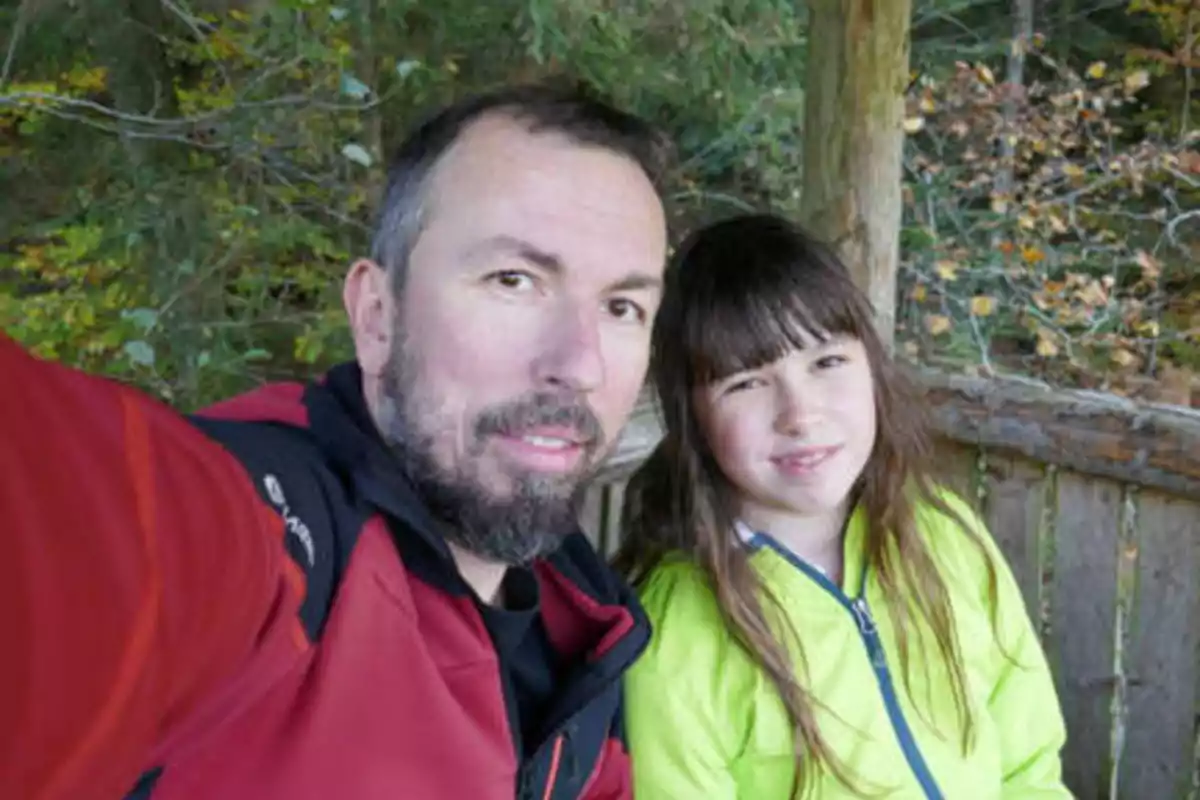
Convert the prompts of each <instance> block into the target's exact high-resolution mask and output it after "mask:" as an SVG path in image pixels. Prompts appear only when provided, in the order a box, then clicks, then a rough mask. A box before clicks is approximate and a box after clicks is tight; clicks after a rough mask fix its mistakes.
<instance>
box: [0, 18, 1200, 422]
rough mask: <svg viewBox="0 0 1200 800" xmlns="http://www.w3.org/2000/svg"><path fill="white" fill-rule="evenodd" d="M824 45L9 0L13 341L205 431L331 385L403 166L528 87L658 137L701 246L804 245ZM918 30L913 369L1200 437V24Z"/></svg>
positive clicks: (496, 23) (965, 24)
mask: <svg viewBox="0 0 1200 800" xmlns="http://www.w3.org/2000/svg"><path fill="white" fill-rule="evenodd" d="M826 5H828V2H826ZM837 5H838V4H837V3H834V4H833V6H834V7H836V6H837ZM826 16H827V17H828V15H826ZM819 24H829V22H828V19H826V20H824V21H822V20H819V19H817V18H816V17H815V16H814V17H812V18H810V12H809V5H808V4H806V3H804V2H799V1H797V0H792V2H784V0H689V2H687V3H681V2H675V1H674V0H522V1H521V2H511V1H510V0H493V1H492V2H488V3H481V2H474V1H473V0H472V1H468V0H403V1H400V2H385V1H384V0H337V1H335V0H279V1H278V2H264V1H263V0H88V1H87V2H85V0H21V1H20V2H15V1H14V0H8V1H7V2H5V3H4V4H3V7H2V8H0V59H2V61H0V329H2V330H4V331H6V332H8V333H9V334H10V335H13V336H15V337H17V338H19V339H21V340H22V341H24V342H25V343H26V344H27V345H28V346H30V347H31V348H32V349H33V350H34V351H36V352H38V353H40V354H43V355H46V356H49V357H52V358H55V359H59V360H62V361H65V362H68V363H71V364H76V365H81V366H83V367H85V368H87V369H89V370H92V371H96V372H102V373H105V374H109V375H112V376H114V377H117V378H120V379H122V380H126V381H130V382H133V383H136V384H138V385H140V386H142V387H144V388H146V389H148V390H150V391H152V392H154V393H155V394H157V395H158V396H160V397H162V398H164V399H166V400H167V401H169V402H171V403H173V404H175V405H177V406H179V407H181V408H185V409H191V408H195V407H197V406H199V405H202V404H204V403H207V402H211V401H213V400H216V399H219V398H221V397H224V396H227V395H229V394H231V393H233V392H235V391H238V390H240V389H244V388H247V387H248V386H251V385H253V384H255V383H257V382H259V381H262V380H265V379H271V378H280V377H302V376H306V375H310V374H313V373H315V372H317V371H319V370H321V369H322V368H324V367H326V366H328V365H329V364H330V363H332V362H334V361H337V360H339V359H342V358H345V357H347V356H348V354H349V340H348V337H347V335H346V333H345V326H344V318H343V314H342V311H341V304H340V300H339V299H338V295H339V293H340V285H341V278H342V276H343V275H344V272H345V269H346V267H347V265H348V264H349V262H350V261H351V260H352V259H354V258H355V257H357V256H360V255H363V254H365V253H366V252H367V250H366V248H367V240H368V232H369V229H370V226H371V223H372V218H373V211H374V208H375V203H376V200H377V197H378V192H379V190H380V188H381V187H382V185H383V181H384V172H385V169H386V162H387V154H388V152H389V149H390V147H391V146H392V144H394V143H395V142H396V141H397V140H398V138H399V137H400V136H401V135H402V133H403V132H404V130H405V128H406V127H407V126H408V125H409V124H411V123H412V122H413V121H414V120H415V119H417V118H418V117H419V116H420V115H421V114H422V113H424V112H426V111H427V110H429V109H430V108H432V107H434V106H436V105H437V104H439V103H441V102H444V101H446V100H449V99H451V98H453V97H458V96H461V95H462V94H463V93H465V92H467V91H470V90H473V89H477V88H482V87H486V86H490V85H494V84H495V83H497V82H499V81H505V80H518V79H528V78H534V77H538V76H542V75H549V74H564V73H565V74H569V75H573V76H576V77H580V78H583V79H586V80H588V81H590V82H591V83H593V84H594V85H595V86H597V87H598V88H599V89H600V90H602V91H603V92H605V93H607V94H608V95H610V96H611V97H613V98H614V99H615V100H616V101H618V102H619V103H621V104H623V105H625V106H627V107H630V108H632V109H633V110H636V111H638V112H640V113H642V114H644V115H647V116H648V117H650V118H652V119H654V120H655V121H656V122H658V123H659V124H661V125H662V126H664V127H665V128H666V129H667V131H668V132H669V133H670V134H671V135H672V136H674V137H675V139H676V141H677V142H678V145H679V149H680V159H679V166H678V169H677V170H676V171H675V173H674V174H673V175H672V177H671V181H670V187H669V191H670V195H671V199H672V201H673V202H672V207H673V214H675V215H676V216H677V220H676V221H677V223H678V226H679V228H680V229H682V228H684V227H686V226H687V225H689V224H693V223H695V222H697V221H699V220H702V219H708V218H712V217H714V216H719V215H723V214H729V213H733V212H735V211H738V210H744V209H747V208H752V207H753V208H763V207H767V206H770V207H773V208H775V209H777V210H780V211H783V212H784V213H788V214H796V215H800V212H801V210H802V208H803V201H802V198H803V192H804V186H805V175H804V163H805V158H804V148H805V142H806V133H807V134H808V139H809V140H811V138H812V137H813V135H815V134H816V135H819V132H814V131H806V126H805V120H804V112H805V87H806V86H807V85H810V83H809V82H810V81H811V80H816V79H818V78H817V77H816V75H815V73H816V72H817V69H816V68H815V67H814V70H812V73H813V74H811V75H810V70H809V69H808V64H807V55H808V51H809V48H808V42H809V41H810V40H813V41H819V40H820V37H821V35H822V32H821V31H820V30H814V25H819ZM910 31H911V42H912V44H911V56H910V68H909V73H908V74H907V75H901V76H895V75H893V76H880V79H881V80H882V79H891V80H895V81H896V83H897V85H899V86H902V87H904V92H905V98H906V104H907V111H906V114H905V119H904V129H905V133H906V140H905V144H904V173H903V174H904V184H903V192H902V194H901V195H900V199H901V202H902V204H903V209H902V217H901V218H902V230H901V238H900V243H901V252H900V264H899V268H898V270H897V280H896V284H897V289H896V303H895V308H894V309H893V310H894V314H895V340H896V348H897V353H898V354H899V355H900V356H901V357H902V358H905V359H908V360H911V361H914V362H919V363H922V364H925V365H933V366H936V367H938V368H941V369H946V370H951V371H968V372H972V373H975V374H980V375H984V376H988V375H999V374H1003V375H1015V376H1023V377H1025V378H1028V379H1031V380H1042V381H1047V382H1050V383H1053V384H1057V385H1065V386H1073V387H1084V388H1091V389H1098V390H1102V391H1109V392H1114V393H1117V394H1123V395H1128V396H1131V397H1134V398H1137V399H1141V400H1148V401H1156V402H1165V403H1173V404H1179V405H1184V406H1200V378H1198V377H1197V376H1198V375H1200V266H1198V264H1200V93H1198V92H1197V84H1198V83H1200V0H1170V1H1168V2H1153V1H1152V0H913V9H912V19H911V26H910ZM820 79H829V76H824V77H822V78H820ZM838 124H842V125H851V126H852V125H854V124H855V120H853V119H847V120H844V121H839V122H838Z"/></svg>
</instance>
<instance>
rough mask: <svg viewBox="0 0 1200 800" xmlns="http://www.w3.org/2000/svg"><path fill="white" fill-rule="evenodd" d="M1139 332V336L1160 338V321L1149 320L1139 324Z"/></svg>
mask: <svg viewBox="0 0 1200 800" xmlns="http://www.w3.org/2000/svg"><path fill="white" fill-rule="evenodd" d="M1137 332H1138V334H1139V335H1141V336H1145V337H1147V338H1149V339H1156V338H1158V332H1159V328H1158V320H1156V319H1148V320H1146V321H1145V322H1142V323H1139V324H1138V326H1137Z"/></svg>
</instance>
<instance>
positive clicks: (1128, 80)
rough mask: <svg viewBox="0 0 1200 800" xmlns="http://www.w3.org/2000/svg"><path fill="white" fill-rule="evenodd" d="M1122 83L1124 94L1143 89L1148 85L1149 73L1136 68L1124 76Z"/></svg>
mask: <svg viewBox="0 0 1200 800" xmlns="http://www.w3.org/2000/svg"><path fill="white" fill-rule="evenodd" d="M1124 84H1125V93H1126V94H1133V93H1134V92H1137V91H1140V90H1142V89H1145V88H1146V87H1147V86H1149V85H1150V73H1149V72H1147V71H1146V70H1144V69H1136V70H1134V71H1133V72H1131V73H1129V74H1128V75H1126V76H1125V80H1124Z"/></svg>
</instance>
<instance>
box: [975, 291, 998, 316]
mask: <svg viewBox="0 0 1200 800" xmlns="http://www.w3.org/2000/svg"><path fill="white" fill-rule="evenodd" d="M995 310H996V301H995V299H993V298H991V297H988V296H987V295H985V294H980V295H976V296H975V297H972V298H971V313H972V314H974V315H975V316H977V317H990V316H991V315H992V312H993V311H995Z"/></svg>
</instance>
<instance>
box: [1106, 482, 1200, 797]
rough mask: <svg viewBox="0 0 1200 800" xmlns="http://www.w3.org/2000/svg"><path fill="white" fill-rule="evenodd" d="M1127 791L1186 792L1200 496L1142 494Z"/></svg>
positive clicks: (1197, 669) (1196, 664)
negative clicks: (1193, 499)
mask: <svg viewBox="0 0 1200 800" xmlns="http://www.w3.org/2000/svg"><path fill="white" fill-rule="evenodd" d="M1138 528H1139V532H1140V536H1139V538H1140V544H1139V551H1138V571H1137V590H1136V595H1135V601H1134V608H1133V624H1132V626H1131V631H1130V638H1129V656H1128V659H1127V661H1128V675H1129V690H1128V698H1129V714H1128V726H1127V732H1126V741H1125V751H1124V756H1123V758H1122V760H1121V767H1120V796H1121V797H1122V798H1143V797H1145V798H1162V799H1163V800H1174V799H1175V798H1184V797H1186V796H1187V792H1188V790H1189V789H1190V788H1191V778H1192V769H1193V763H1192V762H1193V757H1194V756H1193V748H1194V746H1195V736H1196V733H1197V731H1196V723H1195V720H1196V719H1197V716H1196V715H1197V714H1200V504H1197V503H1195V502H1189V501H1186V500H1183V499H1179V498H1172V497H1168V496H1165V495H1162V494H1159V493H1156V492H1147V493H1143V494H1142V495H1141V497H1140V498H1139V509H1138Z"/></svg>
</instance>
